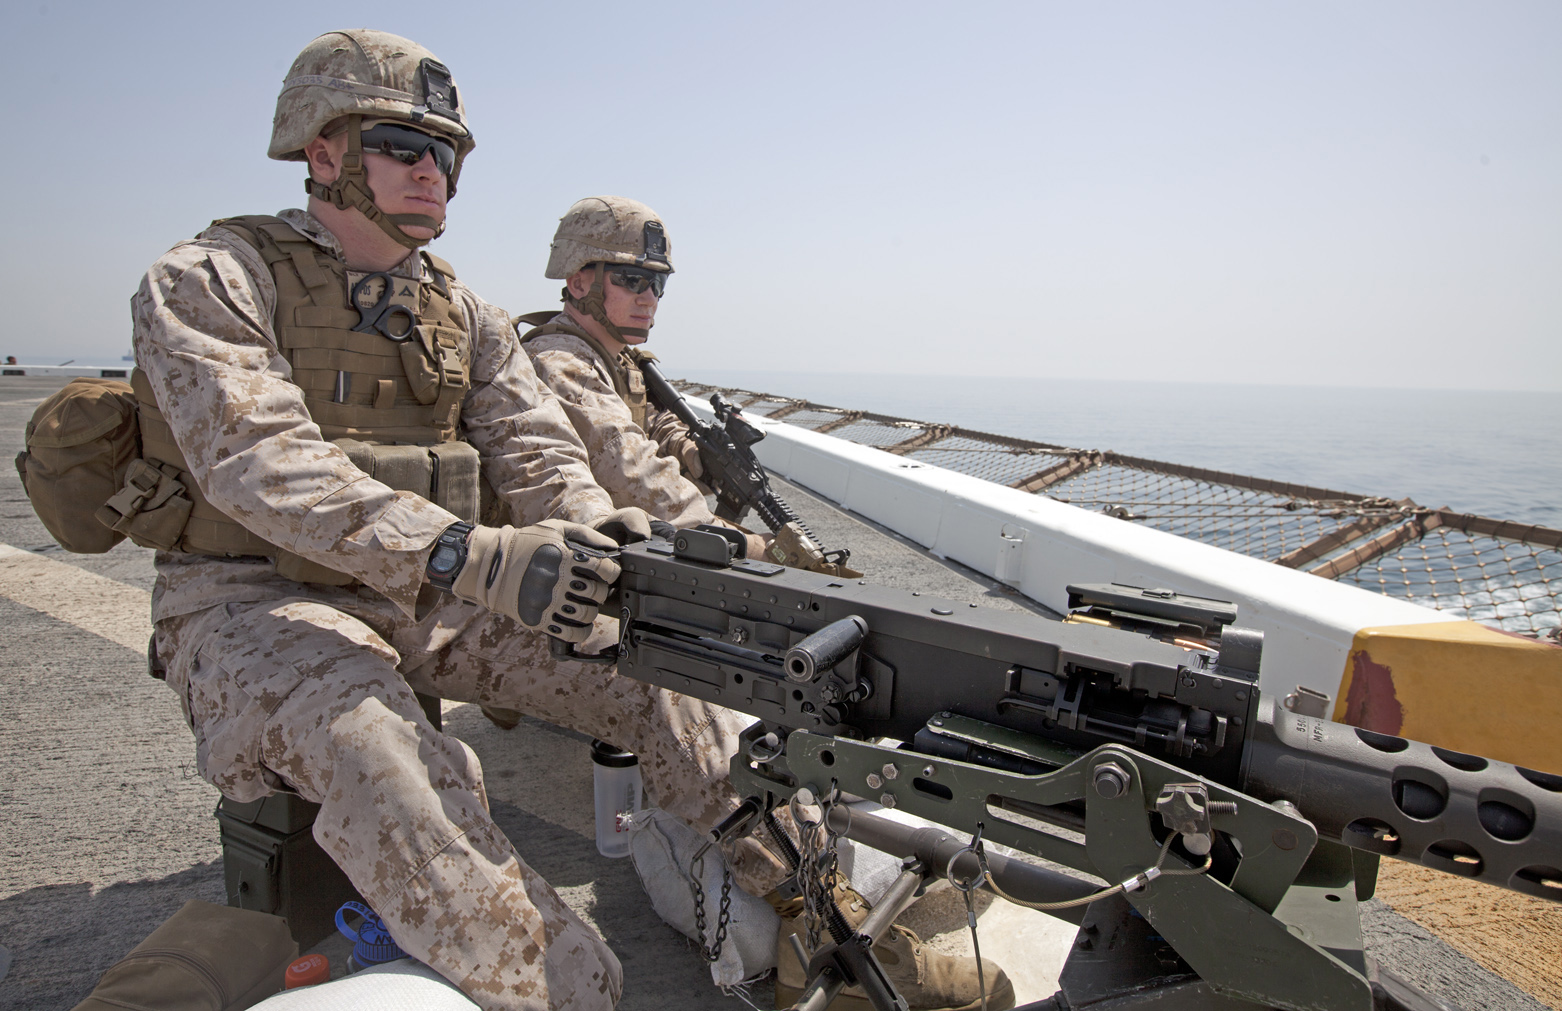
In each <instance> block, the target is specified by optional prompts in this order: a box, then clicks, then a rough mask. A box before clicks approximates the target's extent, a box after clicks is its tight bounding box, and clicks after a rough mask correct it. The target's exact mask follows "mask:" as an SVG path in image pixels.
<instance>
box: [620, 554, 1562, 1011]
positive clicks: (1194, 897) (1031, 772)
mask: <svg viewBox="0 0 1562 1011" xmlns="http://www.w3.org/2000/svg"><path fill="white" fill-rule="evenodd" d="M704 537H715V535H710V534H701V533H699V532H698V531H682V532H680V535H679V538H678V540H679V542H680V545H681V546H682V547H681V548H679V547H675V546H674V545H672V544H669V543H666V542H662V541H649V542H645V543H643V544H637V545H632V546H630V547H628V548H625V549H624V551H623V553H622V556H621V562H622V565H623V569H624V574H623V577H622V579H621V581H620V584H619V593H620V600H621V608H622V610H621V620H622V624H621V638H620V644H619V668H618V669H619V672H620V673H621V674H624V675H626V676H629V677H634V678H637V679H640V680H643V681H647V682H649V683H652V684H657V685H660V686H662V687H664V688H667V689H670V690H673V691H678V692H682V693H684V694H688V695H693V696H696V697H698V698H703V699H706V700H708V701H711V702H713V703H716V704H719V705H722V706H726V707H728V708H732V709H736V710H739V711H741V712H745V713H748V714H750V715H753V716H755V717H756V718H757V719H758V720H759V721H760V722H759V723H756V724H755V725H754V726H753V727H751V728H750V729H749V730H748V731H747V732H746V733H745V736H744V741H743V747H744V751H743V752H742V753H740V754H739V755H738V756H737V757H736V758H735V759H734V760H733V766H732V777H733V781H734V784H735V785H736V786H737V788H738V789H739V791H740V792H741V793H742V794H743V795H745V796H749V797H750V798H751V801H750V805H751V813H752V812H768V811H770V810H771V809H773V808H774V807H776V806H777V805H778V804H780V803H782V802H784V801H786V800H788V799H790V798H792V797H793V796H794V795H797V794H798V793H799V791H807V792H808V794H810V795H812V796H814V797H826V796H838V795H840V794H850V795H856V796H861V797H865V798H869V799H873V800H877V801H879V802H880V803H881V804H883V805H884V806H885V807H895V808H899V809H901V810H904V811H908V812H910V813H913V814H916V815H919V816H921V817H923V818H926V819H928V820H930V821H934V822H937V823H939V824H943V825H947V826H950V827H951V828H955V829H959V830H964V831H968V832H969V831H972V830H977V829H980V832H981V833H982V834H983V835H984V836H985V838H986V839H987V840H990V841H994V842H999V843H1003V844H1005V845H1007V846H1011V847H1013V848H1015V849H1017V850H1020V851H1023V852H1026V853H1030V854H1033V855H1035V856H1039V857H1043V858H1045V859H1048V860H1052V861H1056V862H1057V863H1060V864H1063V865H1065V866H1067V867H1071V868H1074V869H1076V870H1078V871H1081V872H1085V873H1088V874H1093V875H1096V876H1098V877H1100V878H1103V879H1105V880H1107V881H1121V882H1124V885H1123V886H1122V894H1121V895H1119V896H1110V897H1101V898H1100V899H1099V900H1098V901H1096V902H1094V903H1092V904H1091V905H1090V907H1089V909H1088V910H1087V911H1086V912H1085V914H1084V921H1083V922H1084V924H1085V926H1084V927H1082V928H1081V929H1082V931H1084V930H1085V929H1086V928H1087V927H1088V928H1089V929H1090V930H1092V931H1096V932H1100V931H1103V930H1107V931H1110V932H1116V933H1117V934H1120V935H1121V937H1120V940H1121V943H1120V944H1117V945H1116V946H1115V947H1113V950H1115V951H1117V952H1118V954H1117V955H1116V956H1113V957H1112V958H1106V957H1105V954H1104V951H1103V950H1101V949H1100V948H1098V947H1097V946H1095V945H1093V944H1085V945H1083V946H1082V947H1080V948H1078V949H1077V950H1076V951H1075V952H1074V953H1073V955H1071V958H1070V961H1069V963H1068V966H1067V967H1066V969H1065V972H1064V974H1063V979H1062V982H1063V993H1062V995H1060V999H1061V1000H1064V1001H1066V1002H1067V1003H1060V1004H1057V1005H1054V1006H1056V1007H1065V1006H1066V1007H1075V1008H1077V1007H1084V1006H1089V1004H1091V1003H1094V1002H1096V1001H1099V1000H1106V999H1107V998H1108V997H1112V995H1116V996H1115V997H1112V999H1114V1000H1115V999H1118V998H1121V997H1123V995H1124V994H1127V993H1129V992H1133V993H1140V992H1143V993H1144V994H1146V995H1148V994H1150V993H1152V992H1153V993H1155V994H1158V995H1159V996H1158V997H1156V998H1155V999H1156V1000H1157V1001H1160V1000H1165V1001H1166V1002H1165V1003H1158V1004H1157V1006H1158V1007H1167V1008H1173V1007H1189V1008H1193V1007H1199V1008H1203V1007H1225V1006H1230V1007H1232V1008H1240V1007H1253V1006H1260V1007H1282V1008H1293V1009H1298V1011H1301V1009H1315V1008H1316V1009H1347V1008H1348V1009H1359V1011H1366V1009H1368V1008H1374V1007H1406V1008H1410V1007H1427V1008H1432V1007H1438V1006H1441V1005H1439V1004H1437V1003H1435V1002H1431V1001H1430V999H1427V998H1420V999H1421V1000H1422V1001H1424V1003H1417V1002H1416V1000H1417V998H1416V997H1415V995H1414V991H1411V990H1408V989H1407V988H1405V987H1404V986H1403V985H1400V984H1397V983H1395V982H1394V981H1393V980H1392V979H1391V978H1386V976H1385V977H1384V978H1380V977H1379V976H1378V975H1377V970H1376V967H1375V966H1374V965H1373V964H1372V963H1371V961H1370V959H1368V958H1367V957H1366V955H1365V954H1364V952H1363V950H1362V944H1361V932H1360V922H1359V916H1358V914H1357V909H1356V903H1357V902H1358V901H1364V900H1365V899H1367V898H1370V897H1371V894H1372V889H1373V885H1374V882H1375V880H1376V872H1377V863H1378V860H1379V858H1380V857H1381V856H1392V857H1397V858H1399V859H1404V860H1411V861H1416V862H1420V863H1422V864H1425V865H1427V866H1430V867H1434V868H1437V869H1439V870H1442V871H1446V872H1448V873H1452V874H1458V875H1462V876H1464V877H1469V878H1473V879H1477V880H1481V881H1486V882H1489V883H1492V884H1496V885H1500V886H1502V887H1506V888H1512V889H1515V890H1518V891H1522V892H1526V893H1528V894H1531V895H1536V896H1540V897H1543V898H1548V899H1553V900H1562V869H1559V867H1562V776H1556V775H1552V774H1549V773H1544V772H1539V771H1536V770H1529V769H1522V768H1518V767H1515V766H1511V765H1506V764H1504V763H1500V762H1495V761H1489V760H1486V759H1483V758H1479V757H1477V756H1471V755H1462V754H1458V753H1455V752H1451V751H1446V750H1443V749H1440V748H1435V747H1431V746H1428V745H1425V744H1420V743H1417V742H1412V741H1407V740H1404V739H1401V738H1394V737H1388V736H1385V735H1381V734H1374V733H1370V732H1368V731H1363V730H1358V729H1356V728H1354V727H1349V726H1344V725H1341V724H1336V723H1332V722H1330V721H1327V720H1324V719H1321V718H1317V717H1313V716H1308V715H1302V714H1298V713H1292V712H1287V711H1286V710H1284V709H1283V708H1280V707H1278V706H1276V705H1275V703H1274V700H1273V699H1271V698H1270V697H1269V696H1267V695H1265V694H1264V693H1262V692H1260V691H1259V690H1258V669H1259V664H1260V660H1261V656H1262V636H1261V633H1257V632H1253V631H1249V630H1244V629H1240V628H1237V627H1234V626H1232V625H1231V624H1230V622H1231V621H1233V620H1234V619H1235V610H1234V609H1231V610H1230V611H1229V613H1225V612H1223V611H1222V610H1221V608H1219V607H1214V606H1211V605H1214V604H1218V603H1219V602H1208V601H1205V602H1202V603H1198V602H1197V601H1195V602H1194V603H1193V604H1192V605H1191V606H1190V607H1189V608H1188V609H1186V610H1184V611H1178V610H1176V607H1175V606H1172V605H1168V606H1164V607H1162V608H1160V610H1159V611H1157V610H1155V609H1154V608H1150V609H1138V610H1136V609H1135V608H1134V606H1133V604H1132V602H1131V601H1128V602H1125V599H1123V598H1122V596H1121V595H1119V596H1117V597H1111V598H1110V599H1107V600H1105V602H1103V600H1102V599H1100V598H1099V597H1093V598H1091V599H1089V600H1086V601H1082V602H1084V603H1086V604H1087V606H1091V607H1095V608H1101V607H1106V608H1107V609H1108V610H1112V609H1115V610H1116V611H1117V612H1118V617H1119V618H1121V619H1123V620H1122V621H1119V622H1117V623H1118V624H1126V625H1129V626H1130V627H1132V628H1133V629H1134V630H1128V629H1125V628H1120V627H1109V625H1107V624H1105V623H1103V619H1101V618H1099V617H1094V618H1092V617H1091V614H1090V612H1086V613H1085V615H1084V618H1085V619H1088V620H1080V621H1076V622H1053V621H1049V620H1046V619H1042V618H1039V617H1036V616H1033V615H1028V614H1016V613H1010V612H998V611H991V610H987V609H984V608H980V607H977V606H975V605H967V604H960V603H955V602H953V601H947V600H942V599H939V598H936V597H929V596H924V595H919V594H915V593H908V592H904V591H898V590H892V589H888V588H885V587H880V586H874V585H871V584H869V583H867V582H866V581H857V580H845V579H840V578H833V577H830V576H828V575H821V574H818V573H809V572H804V571H801V570H797V569H787V568H784V567H782V566H779V565H772V564H769V563H766V562H762V561H755V560H738V561H729V562H726V563H723V562H721V561H720V560H719V559H720V558H727V557H730V553H726V549H722V552H723V553H722V554H719V555H713V551H714V544H713V543H712V544H705V545H702V544H700V543H698V542H699V541H700V539H701V538H704ZM717 539H718V540H719V538H717ZM705 549H709V550H705ZM702 559H703V560H702ZM1074 589H1083V590H1085V591H1086V593H1087V596H1088V592H1089V591H1090V590H1091V589H1092V588H1071V590H1074ZM1094 589H1097V590H1099V589H1102V588H1094ZM1118 589H1119V590H1134V588H1118ZM1134 592H1138V591H1137V590H1134ZM1157 592H1159V591H1157ZM1184 603H1186V602H1184ZM1173 604H1175V602H1173ZM1096 614H1097V615H1099V614H1100V612H1099V611H1097V612H1096ZM1141 619H1142V620H1141ZM758 821H759V819H758V818H756V817H748V818H747V819H745V824H746V826H748V827H752V826H753V825H755V824H757V823H758ZM880 831H881V835H882V826H880ZM847 834H852V833H851V831H850V826H848V829H847ZM883 842H884V840H883V838H880V839H879V843H880V845H882V844H883ZM1163 862H1164V864H1165V867H1164V870H1163ZM923 866H924V867H927V868H928V869H926V870H925V872H924V873H926V874H939V873H944V870H943V868H937V867H931V866H930V865H926V864H924V865H923ZM1151 868H1154V870H1153V871H1151V870H1150V869H1151ZM1201 871H1202V872H1203V873H1200V872H1201ZM1151 879H1153V883H1150V882H1151ZM994 880H996V879H994ZM1152 928H1153V929H1152ZM1081 936H1082V938H1085V939H1086V940H1089V938H1087V937H1086V936H1085V934H1083V933H1082V935H1081ZM1092 936H1094V935H1092ZM847 940H849V939H842V938H836V939H835V943H836V945H837V948H838V949H841V950H842V951H844V950H845V949H846V948H850V947H851V946H850V945H848V944H846V941H847ZM851 950H852V956H851V957H852V958H853V959H855V960H856V962H855V963H853V964H856V965H857V966H858V968H859V969H860V968H861V965H860V962H861V957H862V956H861V952H860V951H857V950H856V949H855V948H852V949H851ZM820 957H821V956H819V955H818V954H817V953H816V954H815V956H814V960H813V964H812V967H813V968H814V969H815V970H816V972H823V965H824V963H822V962H821V961H820ZM834 957H835V959H836V960H835V962H834V963H831V964H834V965H836V966H837V968H836V969H834V970H831V972H833V973H834V976H831V974H830V973H824V974H823V976H821V977H820V978H821V979H826V978H828V979H833V980H834V982H835V984H837V985H836V989H838V988H839V985H844V984H842V980H843V979H850V978H855V977H853V976H852V971H853V970H852V969H851V966H850V965H848V964H847V962H845V961H842V960H843V959H845V958H846V956H845V954H838V955H835V956H834ZM826 962H828V959H826ZM825 989H828V988H824V989H820V990H818V992H817V993H815V994H814V996H813V998H812V999H815V1000H817V999H820V997H819V995H820V994H822V993H824V992H825ZM872 989H873V988H871V987H870V993H871V992H872ZM1396 994H1397V995H1398V996H1395V995H1396ZM1406 994H1410V996H1406ZM1091 995H1094V996H1091ZM1146 999H1148V997H1147V998H1146ZM821 1006H822V1005H821ZM1113 1006H1120V1005H1115V1004H1114V1005H1113Z"/></svg>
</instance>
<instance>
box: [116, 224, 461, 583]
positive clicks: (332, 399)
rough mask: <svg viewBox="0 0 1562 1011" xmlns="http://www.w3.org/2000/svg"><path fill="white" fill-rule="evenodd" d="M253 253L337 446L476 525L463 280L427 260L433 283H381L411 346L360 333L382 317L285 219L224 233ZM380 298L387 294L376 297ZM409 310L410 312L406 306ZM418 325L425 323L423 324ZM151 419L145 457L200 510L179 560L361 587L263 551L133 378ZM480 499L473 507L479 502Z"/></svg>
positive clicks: (146, 421)
mask: <svg viewBox="0 0 1562 1011" xmlns="http://www.w3.org/2000/svg"><path fill="white" fill-rule="evenodd" d="M214 224H216V225H220V226H222V227H224V228H227V229H229V230H230V231H232V232H234V233H235V234H237V235H239V236H240V237H242V238H243V239H244V240H245V241H246V242H249V243H250V244H251V245H253V246H254V247H255V248H256V249H257V250H258V251H259V252H260V255H261V257H262V259H264V260H265V262H266V265H267V267H269V268H270V270H271V274H272V277H273V278H274V279H275V281H276V286H277V308H276V317H275V329H276V339H277V343H278V346H279V347H280V349H281V351H282V356H283V357H284V358H286V359H287V361H288V364H289V365H290V366H292V370H293V383H294V384H295V385H297V386H298V387H300V388H301V389H302V390H303V391H304V405H305V407H307V408H308V410H309V415H310V417H311V418H313V419H314V421H315V423H316V424H318V425H319V426H320V429H321V431H322V432H323V433H324V435H325V437H326V438H327V439H330V440H331V441H333V442H335V443H337V445H339V446H340V447H341V448H342V449H343V450H345V451H346V452H347V454H348V457H349V458H350V459H351V460H352V461H353V463H354V464H355V465H357V466H358V467H359V468H360V469H362V470H364V471H365V472H366V473H368V474H369V475H370V476H372V477H375V478H376V479H377V480H381V481H383V482H384V483H386V484H388V485H390V486H391V487H392V488H395V489H397V490H400V491H413V492H416V493H418V494H420V495H423V496H424V497H425V498H429V499H430V500H431V501H435V502H438V504H440V505H443V506H445V507H446V508H449V509H451V511H452V512H455V513H456V514H457V515H459V516H461V517H462V518H463V519H467V520H472V519H474V518H475V517H476V515H477V512H478V503H477V497H478V492H477V489H478V454H477V450H476V449H474V448H473V447H471V446H470V445H467V444H466V443H464V442H460V441H459V439H460V422H461V402H462V400H463V399H464V398H465V397H466V393H467V390H468V389H470V388H471V379H470V368H471V358H472V342H471V336H470V335H469V334H468V333H467V331H466V321H465V319H464V316H463V314H462V312H461V309H460V306H459V305H457V304H456V303H454V302H453V301H452V299H451V297H450V281H452V280H454V278H455V273H454V271H453V270H451V268H450V265H449V264H448V263H446V262H445V261H443V260H441V259H439V258H438V257H436V256H432V255H430V254H428V253H424V254H423V259H424V262H425V263H426V264H427V267H428V270H427V272H426V273H427V274H428V276H429V277H430V278H431V279H432V280H431V281H428V282H418V281H415V280H412V279H408V278H400V277H392V278H391V281H392V282H393V284H394V286H395V289H394V290H393V291H386V290H384V287H383V285H382V284H381V283H380V282H378V281H374V280H373V279H371V280H370V282H369V284H368V285H367V286H366V287H365V288H364V289H361V291H362V292H363V294H364V295H365V297H362V298H360V299H359V304H360V305H369V304H370V303H373V304H374V305H375V306H376V307H383V306H384V305H385V304H387V303H390V304H400V305H405V306H406V308H407V309H408V310H409V312H408V313H404V314H402V316H401V319H402V321H403V322H404V324H405V331H406V332H405V335H404V336H403V335H402V334H401V332H400V330H399V329H398V330H397V331H396V332H397V337H396V338H392V337H387V336H384V335H382V334H381V333H377V332H364V331H363V330H362V329H356V330H355V329H354V328H355V327H361V326H362V325H363V324H364V321H365V317H367V316H370V315H371V314H370V313H365V312H360V311H359V310H358V309H355V308H353V307H352V298H351V296H352V291H351V286H352V285H353V284H356V283H358V282H360V281H362V280H363V276H362V275H360V274H355V273H351V272H349V271H348V270H347V268H346V266H345V265H344V264H343V263H342V262H341V261H340V260H338V259H337V258H336V257H334V256H331V255H330V254H328V253H326V252H324V251H323V250H321V249H320V247H318V246H316V245H315V244H314V243H313V242H311V241H310V240H309V239H307V238H306V237H304V236H303V235H302V234H300V233H299V232H298V231H297V230H296V229H294V228H293V227H292V226H291V225H289V224H287V222H285V221H283V220H282V219H280V218H275V217H270V216H267V215H250V216H246V217H240V218H227V219H225V220H222V221H217V222H214ZM376 289H378V292H379V293H378V295H377V294H376ZM398 300H399V301H398ZM414 320H415V321H414ZM131 386H132V387H133V388H134V389H135V393H136V399H137V401H138V408H139V422H140V427H141V445H142V455H143V456H144V457H145V458H147V460H148V461H149V462H151V463H152V464H154V465H156V466H159V467H160V469H161V470H162V471H163V472H164V473H168V472H169V471H170V470H172V471H174V473H172V474H170V475H169V476H172V477H175V478H176V479H177V480H178V481H179V482H180V483H182V484H183V485H184V487H185V489H186V491H187V492H188V494H189V496H190V498H191V499H192V500H193V501H194V506H193V508H192V509H191V512H190V520H189V523H188V524H187V525H186V527H185V528H184V531H183V532H182V534H181V535H180V537H179V540H178V542H177V543H175V544H172V545H168V546H169V547H171V548H172V549H173V550H176V551H188V552H194V553H198V554H208V555H264V556H269V557H273V558H275V559H276V563H277V571H278V572H279V573H280V574H282V575H283V576H285V577H287V578H290V579H296V580H299V581H301V582H315V583H330V584H333V585H343V584H346V583H348V582H351V577H349V576H346V575H344V574H342V573H339V572H335V571H334V570H331V569H327V568H324V567H323V566H320V565H316V564H314V563H312V562H308V561H306V560H305V559H303V558H300V557H298V556H297V555H294V554H292V553H291V552H287V551H284V550H283V549H281V548H278V547H276V546H275V545H273V544H270V543H269V542H267V541H264V540H262V539H261V538H259V537H257V536H256V535H255V534H253V533H251V532H250V531H249V530H247V529H245V528H244V527H243V526H242V525H241V524H239V523H238V522H236V521H235V520H233V519H230V518H229V517H228V516H227V515H226V514H225V513H223V512H222V511H221V510H219V509H218V508H217V507H216V506H214V505H212V504H211V503H210V502H209V501H207V500H206V498H205V496H203V495H202V494H201V491H200V489H199V488H198V487H197V486H196V483H195V479H194V478H193V477H191V475H190V473H189V467H188V465H187V464H186V463H185V460H184V456H183V454H182V453H180V451H179V447H178V446H177V445H176V444H175V442H174V439H173V433H172V431H171V430H170V429H169V427H168V424H167V422H166V421H164V420H163V416H162V413H161V412H160V411H159V410H158V408H157V402H156V400H155V399H154V398H153V396H152V388H151V385H150V383H149V382H148V381H147V379H146V377H145V376H144V375H142V373H141V371H140V370H139V369H138V370H136V371H135V372H134V373H132V375H131ZM468 500H470V501H468Z"/></svg>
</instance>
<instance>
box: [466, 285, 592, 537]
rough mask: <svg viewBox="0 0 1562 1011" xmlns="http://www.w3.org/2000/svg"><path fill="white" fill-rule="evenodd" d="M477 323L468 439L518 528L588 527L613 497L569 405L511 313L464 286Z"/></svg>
mask: <svg viewBox="0 0 1562 1011" xmlns="http://www.w3.org/2000/svg"><path fill="white" fill-rule="evenodd" d="M463 295H464V298H465V301H466V303H467V312H468V319H469V320H471V321H473V324H474V325H473V330H472V332H473V334H475V338H474V340H473V342H472V347H473V351H472V392H471V393H469V394H467V399H466V403H465V404H463V405H462V413H461V422H462V427H463V428H464V429H465V434H466V440H467V441H468V442H470V443H471V444H472V445H473V446H475V447H477V450H478V452H480V453H481V454H482V455H483V473H484V475H485V476H486V477H487V478H488V481H489V483H490V484H492V485H493V487H494V490H495V491H496V492H498V493H499V496H500V497H501V498H503V499H504V500H505V502H506V503H507V504H508V505H509V507H510V516H511V519H510V522H511V523H514V524H515V525H517V526H526V525H527V524H531V523H540V522H542V521H543V520H546V519H566V520H572V521H574V522H576V523H585V524H587V525H588V526H589V525H591V524H593V523H595V522H596V521H597V520H600V519H602V518H604V517H606V516H607V515H608V513H611V512H612V511H613V509H614V506H613V500H612V499H611V498H609V497H608V493H607V492H606V491H603V490H602V489H601V488H600V487H598V486H597V483H596V481H595V480H593V479H592V471H591V465H590V464H589V463H588V462H587V457H586V448H585V447H584V446H582V445H581V440H580V437H579V436H578V435H576V434H575V429H574V428H572V427H570V418H568V417H567V416H566V413H565V410H564V407H563V405H561V404H560V403H559V400H558V398H557V397H555V396H554V395H553V391H551V390H550V389H548V387H547V386H545V385H543V383H542V382H541V381H540V380H539V379H538V378H537V373H536V372H535V371H534V370H533V369H532V363H531V359H530V358H528V357H527V356H526V354H525V353H524V352H523V351H522V350H521V342H520V341H519V340H518V339H517V338H516V336H515V330H514V329H513V328H512V327H511V325H510V317H509V316H508V315H506V314H505V313H504V311H503V310H501V309H498V308H495V307H494V306H491V305H489V304H488V303H486V302H483V301H481V300H480V299H478V298H476V296H474V295H472V293H471V292H470V291H463Z"/></svg>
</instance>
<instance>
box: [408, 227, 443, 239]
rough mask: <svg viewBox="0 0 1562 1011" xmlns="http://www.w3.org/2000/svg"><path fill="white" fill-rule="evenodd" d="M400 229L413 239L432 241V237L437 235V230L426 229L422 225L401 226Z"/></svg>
mask: <svg viewBox="0 0 1562 1011" xmlns="http://www.w3.org/2000/svg"><path fill="white" fill-rule="evenodd" d="M400 227H401V230H402V231H404V232H406V233H407V234H408V235H410V236H412V237H413V238H414V239H432V238H433V237H434V236H436V235H438V234H439V229H437V228H426V227H424V226H423V225H402V226H400Z"/></svg>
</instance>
